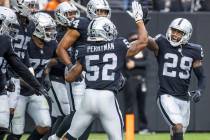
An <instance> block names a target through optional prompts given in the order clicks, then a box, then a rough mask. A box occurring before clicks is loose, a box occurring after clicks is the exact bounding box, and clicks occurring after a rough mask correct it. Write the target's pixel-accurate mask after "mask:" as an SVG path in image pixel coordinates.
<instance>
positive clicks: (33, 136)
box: [27, 129, 44, 140]
mask: <svg viewBox="0 0 210 140" xmlns="http://www.w3.org/2000/svg"><path fill="white" fill-rule="evenodd" d="M43 136H44V135H42V134H39V133H38V132H37V130H36V129H35V130H34V131H33V132H32V133H31V135H30V136H29V137H28V139H27V140H40V139H41V138H42V137H43Z"/></svg>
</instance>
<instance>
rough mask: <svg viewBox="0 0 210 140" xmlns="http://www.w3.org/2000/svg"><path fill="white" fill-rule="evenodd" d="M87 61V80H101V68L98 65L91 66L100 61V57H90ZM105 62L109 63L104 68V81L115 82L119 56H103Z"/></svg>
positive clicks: (111, 54)
mask: <svg viewBox="0 0 210 140" xmlns="http://www.w3.org/2000/svg"><path fill="white" fill-rule="evenodd" d="M85 59H86V69H87V73H86V78H87V80H88V81H96V80H98V79H99V74H100V68H99V67H98V66H96V65H93V66H91V62H92V63H94V61H99V55H88V56H85ZM103 62H105V63H109V64H105V65H104V66H103V67H102V76H101V78H102V80H110V81H114V77H115V73H114V72H113V71H111V70H114V69H115V68H116V67H117V56H116V55H115V54H114V53H108V54H105V55H104V56H103ZM109 70H110V71H109Z"/></svg>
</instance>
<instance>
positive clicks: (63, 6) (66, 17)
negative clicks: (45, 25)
mask: <svg viewBox="0 0 210 140" xmlns="http://www.w3.org/2000/svg"><path fill="white" fill-rule="evenodd" d="M79 16H80V12H79V10H78V9H77V7H76V6H75V5H74V4H73V3H70V2H62V3H60V4H59V5H58V6H57V8H56V10H55V19H56V22H57V23H58V24H61V25H63V26H68V25H69V22H70V21H71V20H72V19H74V18H75V17H79Z"/></svg>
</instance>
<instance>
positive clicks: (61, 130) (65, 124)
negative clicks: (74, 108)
mask: <svg viewBox="0 0 210 140" xmlns="http://www.w3.org/2000/svg"><path fill="white" fill-rule="evenodd" d="M73 116H74V112H71V114H70V115H67V116H66V117H65V118H64V119H63V121H62V123H61V125H60V126H59V127H58V129H57V130H56V136H58V137H59V138H61V137H62V136H63V135H64V134H65V133H66V131H67V130H68V129H69V128H70V125H71V121H72V118H73Z"/></svg>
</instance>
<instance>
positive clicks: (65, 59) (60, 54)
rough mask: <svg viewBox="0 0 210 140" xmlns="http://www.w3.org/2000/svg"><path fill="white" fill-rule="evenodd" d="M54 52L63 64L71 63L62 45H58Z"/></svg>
mask: <svg viewBox="0 0 210 140" xmlns="http://www.w3.org/2000/svg"><path fill="white" fill-rule="evenodd" d="M56 53H57V55H58V57H59V58H60V59H61V61H62V62H63V63H64V64H65V65H68V64H70V63H71V58H70V56H69V54H68V52H67V50H66V49H64V48H63V47H62V46H58V48H57V50H56Z"/></svg>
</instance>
